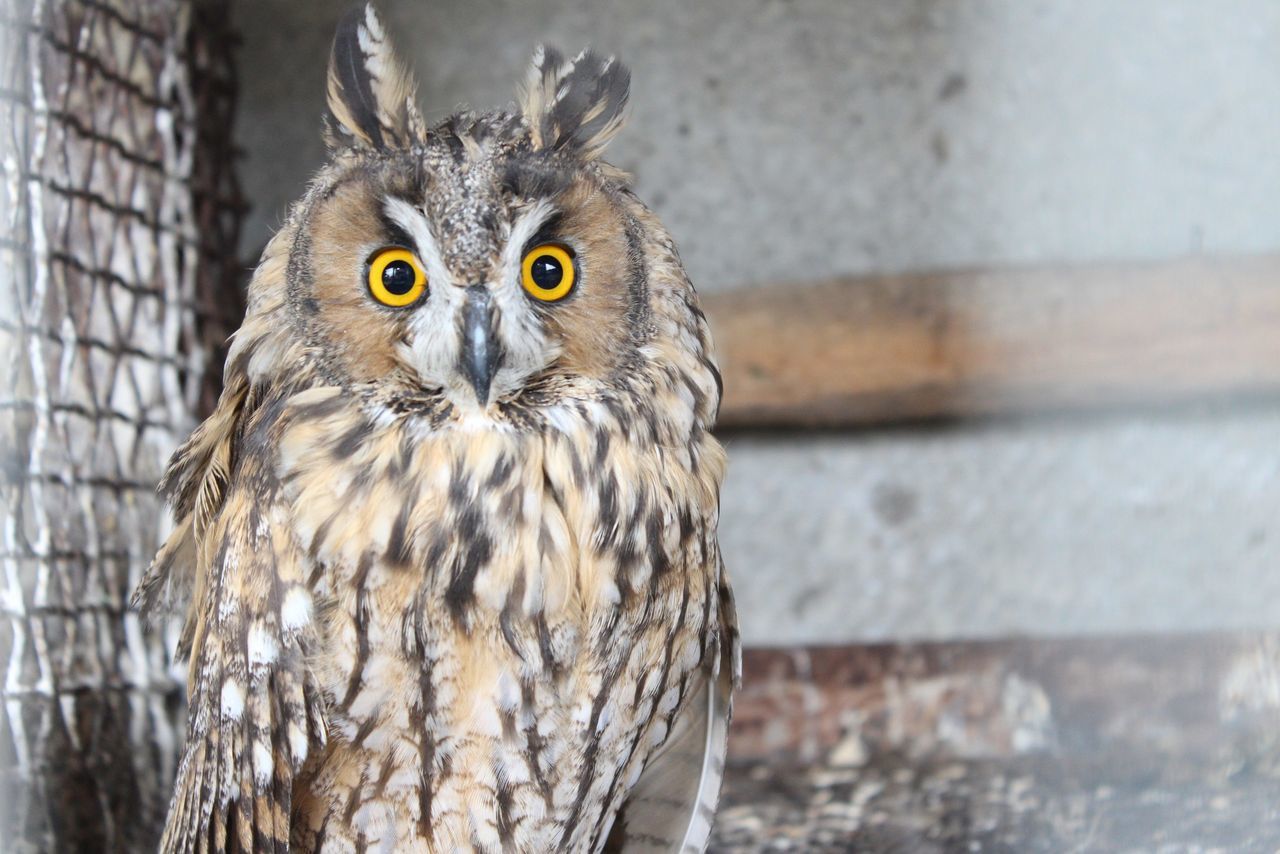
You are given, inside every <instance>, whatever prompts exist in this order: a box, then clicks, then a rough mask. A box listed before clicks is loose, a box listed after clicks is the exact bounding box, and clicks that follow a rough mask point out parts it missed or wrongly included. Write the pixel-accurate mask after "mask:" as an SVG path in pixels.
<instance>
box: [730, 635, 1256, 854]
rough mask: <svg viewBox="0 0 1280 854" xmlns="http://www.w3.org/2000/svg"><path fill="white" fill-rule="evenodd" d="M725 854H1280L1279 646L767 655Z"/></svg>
mask: <svg viewBox="0 0 1280 854" xmlns="http://www.w3.org/2000/svg"><path fill="white" fill-rule="evenodd" d="M745 667H746V674H747V675H746V684H745V686H744V690H743V692H742V694H741V695H740V697H739V702H738V704H737V710H736V718H735V721H734V729H733V731H732V734H731V749H730V757H731V770H730V774H729V777H728V783H727V785H726V790H725V796H724V803H723V805H722V808H721V811H720V816H719V819H718V824H717V829H716V837H715V839H716V842H715V848H716V850H720V851H782V850H803V851H824V850H826V851H846V850H877V851H879V850H902V851H944V850H984V851H990V850H996V851H1004V850H1016V851H1061V850H1072V849H1078V850H1160V849H1162V848H1166V847H1168V848H1169V850H1200V849H1203V850H1208V849H1213V848H1219V849H1223V850H1264V849H1265V850H1274V849H1275V848H1276V847H1277V846H1278V845H1280V636H1277V635H1268V634H1250V635H1198V636H1148V637H1129V638H1106V639H1090V640H1010V641H996V642H989V643H951V644H948V643H941V644H917V645H877V646H855V647H845V648H820V649H816V648H815V649H799V650H794V651H774V650H756V651H751V652H749V653H748V654H747V657H746V662H745Z"/></svg>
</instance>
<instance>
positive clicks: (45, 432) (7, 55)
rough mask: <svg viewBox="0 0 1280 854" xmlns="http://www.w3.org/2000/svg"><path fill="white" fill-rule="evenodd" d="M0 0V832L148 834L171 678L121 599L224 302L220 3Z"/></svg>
mask: <svg viewBox="0 0 1280 854" xmlns="http://www.w3.org/2000/svg"><path fill="white" fill-rule="evenodd" d="M220 6H221V8H220ZM0 10H2V11H0V16H2V17H0V39H2V41H0V154H2V155H3V160H2V161H0V163H2V171H0V222H2V223H3V224H2V225H0V370H2V371H3V374H2V375H0V376H2V379H0V442H2V443H3V447H0V462H3V465H4V468H3V469H2V470H0V477H2V483H0V522H2V523H3V534H2V535H0V536H2V538H3V539H2V541H0V563H2V567H0V570H2V573H3V575H2V577H0V596H2V597H3V599H2V605H0V607H2V611H0V696H2V698H3V708H0V786H2V787H3V790H2V791H0V828H7V830H6V831H5V832H6V834H7V837H6V839H5V840H4V844H0V847H3V848H5V849H6V850H21V849H29V850H71V849H73V848H87V849H90V850H121V849H136V848H142V847H151V846H153V844H154V840H155V837H156V832H157V826H158V823H159V822H160V820H161V818H162V815H163V811H164V808H165V806H166V804H167V798H168V787H169V784H170V782H171V775H172V770H173V766H174V764H175V761H176V758H177V751H178V748H179V741H180V737H181V736H180V728H179V722H180V712H181V697H182V689H181V676H180V674H179V673H178V672H176V671H175V669H174V667H173V665H172V662H171V661H170V660H169V659H168V658H167V656H166V652H165V644H164V643H163V642H162V640H161V639H160V638H159V637H157V636H155V635H154V634H149V633H146V632H144V631H143V629H142V626H141V625H140V624H139V621H138V618H137V617H136V615H134V614H131V613H129V612H128V610H127V602H128V598H129V594H130V592H131V590H132V588H133V586H134V585H135V584H136V583H137V580H138V578H139V577H140V575H141V573H142V571H143V570H144V569H145V567H146V565H147V563H148V561H149V560H150V557H151V555H152V553H153V552H154V550H155V547H156V545H157V541H158V538H159V537H160V536H161V534H162V533H163V531H162V526H163V525H164V521H163V520H164V518H165V516H164V513H163V510H162V507H161V504H160V502H159V499H158V498H157V496H156V494H155V484H156V481H157V479H158V477H159V475H160V473H161V470H162V467H163V464H164V462H165V460H166V459H167V458H168V455H169V454H170V453H171V452H172V450H173V448H174V447H175V445H176V444H177V442H178V441H180V440H181V438H182V437H183V436H184V435H185V433H186V432H187V431H188V430H189V429H190V428H191V426H192V425H193V423H194V419H195V416H196V414H197V412H198V411H199V410H201V409H202V408H204V407H206V406H207V405H208V403H209V401H210V400H211V398H212V395H213V393H214V392H215V390H216V381H217V371H216V370H210V368H216V367H217V366H218V365H219V364H220V361H221V358H220V353H219V352H218V346H217V342H220V341H222V340H223V339H225V337H226V334H227V332H228V329H229V328H230V327H229V321H231V320H233V319H234V318H236V317H237V314H238V310H237V303H238V300H237V299H236V297H235V295H236V277H237V276H238V266H237V265H236V264H235V262H234V247H235V243H236V238H237V223H238V221H239V214H240V204H239V201H238V194H237V192H236V187H235V184H234V181H233V178H232V174H231V168H230V167H231V162H232V152H231V150H230V148H229V133H230V118H229V117H230V110H231V102H232V97H233V95H234V92H233V85H232V84H233V81H232V78H231V71H230V69H231V65H230V56H229V53H228V50H229V43H230V37H229V34H228V32H227V30H226V23H225V22H226V9H225V3H221V4H219V3H204V4H201V5H199V6H193V5H192V4H191V3H190V2H185V0H74V2H73V1H72V0H45V2H40V0H8V2H4V0H0Z"/></svg>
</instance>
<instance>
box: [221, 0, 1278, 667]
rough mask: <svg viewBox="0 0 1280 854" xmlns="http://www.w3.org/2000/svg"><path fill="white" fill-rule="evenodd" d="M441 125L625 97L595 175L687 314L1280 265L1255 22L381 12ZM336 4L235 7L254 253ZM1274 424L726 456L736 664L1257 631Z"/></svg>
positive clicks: (936, 13)
mask: <svg viewBox="0 0 1280 854" xmlns="http://www.w3.org/2000/svg"><path fill="white" fill-rule="evenodd" d="M382 5H383V8H384V9H385V11H386V16H387V18H388V19H389V21H390V22H391V25H392V29H393V32H394V33H395V37H396V39H397V42H398V43H399V44H400V45H401V48H402V51H403V52H404V53H405V54H406V55H408V56H410V57H412V59H413V62H414V64H415V66H416V68H417V70H418V73H419V79H420V81H421V84H422V85H421V100H422V103H423V105H424V107H425V108H426V109H427V112H428V114H429V116H430V117H431V118H440V117H443V116H444V115H446V114H448V113H449V112H450V111H452V109H453V108H455V107H456V106H457V105H459V104H461V103H463V102H469V103H471V104H473V105H475V106H477V107H489V106H494V105H499V104H502V103H505V102H506V101H508V100H509V99H510V98H511V94H512V91H513V86H514V83H515V81H516V80H517V79H518V78H519V77H520V75H521V74H522V72H523V69H524V65H525V62H526V60H527V56H528V54H529V52H530V50H531V48H532V46H533V45H534V44H535V43H537V42H538V41H543V40H545V41H548V42H550V43H554V44H558V45H560V46H563V47H565V48H566V49H569V48H576V47H578V46H581V45H585V44H592V45H594V46H596V47H597V48H599V49H602V50H608V51H615V52H617V53H618V54H619V55H621V56H622V57H623V58H624V59H625V60H626V61H627V62H628V63H629V64H630V65H631V66H632V69H633V72H634V86H633V101H634V110H633V116H632V122H631V124H630V126H629V128H628V129H627V130H625V131H624V132H623V134H622V136H621V137H620V138H619V139H618V140H617V141H616V143H615V145H614V146H613V148H612V150H611V159H613V160H614V161H615V162H616V163H618V164H619V165H621V166H623V167H625V168H627V169H629V170H630V171H632V172H633V173H634V174H635V175H636V178H637V187H638V190H639V192H640V193H641V194H642V195H643V196H644V197H645V198H646V199H648V200H649V201H650V202H651V203H652V204H653V206H654V207H655V208H656V209H657V210H658V211H659V213H660V214H661V215H662V216H663V217H664V218H665V219H666V221H667V222H668V223H669V224H670V226H671V227H672V230H673V231H674V233H675V234H676V236H677V239H678V240H679V242H680V244H681V248H682V253H683V256H684V258H685V260H686V263H687V265H688V267H689V270H690V273H691V274H692V276H693V278H694V281H695V282H696V283H698V285H699V286H700V287H702V288H704V289H707V290H711V289H724V288H732V287H737V286H743V285H751V284H764V283H779V282H789V281H803V280H808V279H814V278H821V277H823V276H827V275H832V274H844V273H863V272H881V271H899V270H915V269H926V268H941V267H954V266H968V265H1004V264H1019V263H1081V262H1089V261H1095V260H1098V261H1102V260H1106V261H1111V260H1127V259H1163V258H1171V257H1178V256H1183V255H1187V254H1195V253H1209V254H1232V253H1251V252H1264V251H1276V250H1280V156H1277V154H1276V152H1278V151H1280V109H1277V108H1276V105H1277V103H1278V102H1280V50H1278V49H1277V45H1280V3H1276V2H1273V0H1235V2H1222V3H1205V2H1200V0H1164V2H1162V0H1131V2H1125V3H1113V2H1104V0H983V2H973V3H953V2H944V0H916V2H901V3H887V2H871V0H863V2H847V0H790V2H784V0H749V2H748V1H747V0H704V2H697V3H693V2H687V3H682V2H677V0H659V1H658V2H649V3H636V2H634V1H633V0H630V1H629V0H601V1H600V2H585V0H575V2H569V0H557V2H550V0H537V2H519V1H518V0H470V2H463V0H452V2H443V0H442V2H411V0H384V2H383V4H382ZM345 6H346V3H345V2H342V3H339V2H334V0H313V2H306V3H304V2H301V0H298V2H290V1H289V0H265V2H262V1H261V0H259V2H250V0H241V2H240V4H239V8H238V9H237V22H238V24H239V26H240V27H241V29H242V30H243V32H244V47H243V50H242V51H241V66H240V70H241V75H242V87H243V92H242V100H241V112H240V119H239V124H238V128H237V133H238V138H239V140H240V143H241V144H242V145H243V146H244V148H245V150H246V152H247V156H246V159H245V161H244V163H243V169H242V177H243V181H244V186H245V189H246V191H247V193H248V195H249V196H250V198H251V200H252V201H253V203H254V205H255V210H254V213H253V214H252V215H251V217H250V220H249V223H248V229H247V232H246V236H245V246H246V247H247V248H249V247H253V248H256V247H258V246H260V245H261V243H262V242H263V241H264V240H265V238H266V236H267V234H268V233H269V229H270V228H271V227H272V226H273V225H274V224H276V223H278V222H279V219H280V216H281V212H282V210H283V206H284V205H285V204H286V203H287V202H288V200H290V199H292V198H294V197H296V196H297V195H298V193H299V192H300V190H301V187H302V186H303V182H304V181H305V180H306V177H307V176H308V174H309V173H310V172H311V170H312V169H314V168H315V166H316V165H317V164H318V163H319V162H320V160H321V158H322V155H323V152H322V149H321V145H320V142H319V135H318V127H319V115H320V112H321V109H322V103H323V101H322V89H323V77H324V63H325V59H326V56H327V50H328V47H327V45H328V41H329V38H330V36H331V33H332V27H333V23H334V21H335V20H336V18H337V17H338V15H339V14H340V12H341V10H342V9H343V8H345ZM1278 460H1280V409H1277V408H1266V407H1262V408H1251V409H1248V410H1240V411H1234V412H1232V411H1225V412H1223V411H1220V412H1214V413H1208V414H1204V413H1201V414H1198V415H1189V414H1187V413H1164V414H1148V415H1141V416H1136V415H1135V416H1130V417H1127V418H1118V417H1107V418H1101V419H1076V420H1072V421H1065V422H1046V421H1036V422H1030V423H1022V424H1003V425H968V426H966V425H960V426H951V427H948V428H946V429H937V430H910V431H897V432H884V433H872V434H868V433H857V434H850V435H846V436H834V435H822V436H817V437H814V436H808V435H788V436H770V437H756V438H734V439H733V440H732V442H731V461H732V462H731V464H732V470H731V475H730V478H729V481H728V483H727V484H726V488H725V496H724V514H723V523H722V524H723V527H722V530H723V537H722V539H723V543H724V548H725V552H726V555H727V557H728V559H729V562H730V564H731V566H732V568H733V571H734V575H735V579H736V581H737V584H738V586H739V588H740V590H741V594H740V595H741V599H742V612H743V623H744V626H745V634H746V636H747V638H748V639H749V640H751V641H756V642H766V641H768V642H773V641H777V642H782V641H795V640H808V641H821V640H836V639H842V640H843V639H851V638H864V637H890V636H895V637H901V636H935V637H943V636H965V635H967V636H972V635H989V634H995V633H1003V632H1027V633H1044V632H1048V633H1067V632H1077V631H1116V630H1126V629H1132V630H1139V629H1154V628H1180V627H1185V628H1210V627H1215V626H1240V625H1259V626H1261V625H1275V624H1276V622H1277V618H1280V612H1278V609H1280V596H1278V595H1277V593H1280V590H1277V587H1278V586H1280V581H1278V580H1277V579H1278V578H1280V575H1278V574H1277V573H1276V571H1275V570H1276V557H1277V555H1280V550H1278V549H1277V544H1276V538H1277V537H1278V536H1280V531H1278V530H1277V521H1276V520H1277V519H1280V471H1278V470H1277V465H1278Z"/></svg>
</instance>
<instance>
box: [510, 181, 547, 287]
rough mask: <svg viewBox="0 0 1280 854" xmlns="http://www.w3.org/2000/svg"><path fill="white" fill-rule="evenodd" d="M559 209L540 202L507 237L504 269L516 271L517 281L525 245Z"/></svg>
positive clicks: (543, 201)
mask: <svg viewBox="0 0 1280 854" xmlns="http://www.w3.org/2000/svg"><path fill="white" fill-rule="evenodd" d="M557 212H558V208H556V206H555V205H553V204H552V203H551V202H549V201H547V200H546V199H542V200H539V201H538V202H536V203H535V204H534V205H533V207H531V208H529V210H528V211H526V212H525V214H524V216H522V217H520V219H518V220H516V224H515V225H513V226H512V227H511V234H510V235H508V237H507V245H506V246H504V247H503V248H502V267H503V269H504V270H506V271H515V276H516V280H517V281H519V278H520V262H521V261H522V260H523V257H524V245H525V244H526V243H528V242H529V241H530V240H531V239H533V236H534V235H535V234H537V233H538V229H540V228H542V226H543V223H545V222H546V221H547V220H549V219H551V217H553V216H555V215H556V213H557Z"/></svg>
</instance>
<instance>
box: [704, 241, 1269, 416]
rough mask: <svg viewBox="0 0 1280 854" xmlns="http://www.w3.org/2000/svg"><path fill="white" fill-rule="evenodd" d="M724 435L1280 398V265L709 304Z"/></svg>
mask: <svg viewBox="0 0 1280 854" xmlns="http://www.w3.org/2000/svg"><path fill="white" fill-rule="evenodd" d="M704 304H705V308H706V311H707V315H708V317H709V318H710V320H711V325H712V329H713V331H714V333H715V336H716V344H717V349H718V351H719V353H720V359H721V364H722V368H723V370H724V380H725V398H724V405H723V408H722V410H721V419H720V423H721V425H722V426H724V427H744V426H798V425H856V424H869V423H876V422H885V421H899V420H911V419H929V418H945V417H957V416H959V417H963V416H976V415H1000V414H1009V413H1027V412H1043V411H1055V410H1070V409H1079V408H1096V407H1116V406H1128V405H1152V404H1166V403H1179V402H1186V401H1195V400H1200V399H1206V398H1216V399H1222V398H1230V397H1235V396H1261V395H1274V394H1277V393H1280V256H1261V257H1253V258H1235V259H1217V260H1213V259H1198V260H1187V261H1179V262H1174V263H1167V264H1150V265H1131V266H1109V267H1081V268H1061V269H1010V270H990V271H981V270H979V271H965V272H953V273H924V274H913V275H901V276H880V277H869V278H855V279H842V280H836V281H830V282H824V283H817V284H808V285H796V286H794V287H769V288H761V289H754V290H748V291H738V292H730V293H722V294H711V295H708V296H706V297H705V299H704Z"/></svg>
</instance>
